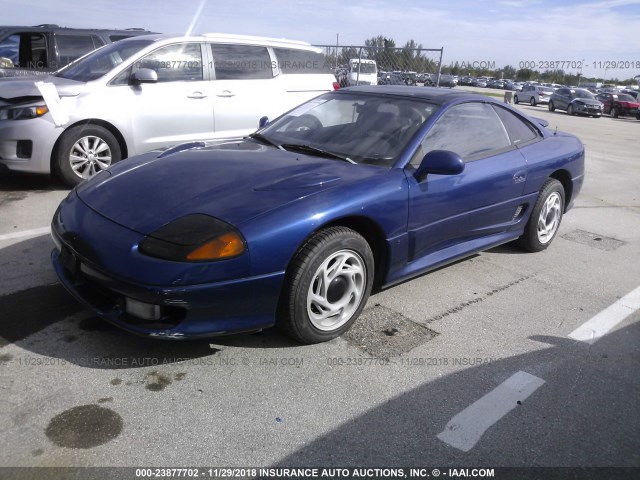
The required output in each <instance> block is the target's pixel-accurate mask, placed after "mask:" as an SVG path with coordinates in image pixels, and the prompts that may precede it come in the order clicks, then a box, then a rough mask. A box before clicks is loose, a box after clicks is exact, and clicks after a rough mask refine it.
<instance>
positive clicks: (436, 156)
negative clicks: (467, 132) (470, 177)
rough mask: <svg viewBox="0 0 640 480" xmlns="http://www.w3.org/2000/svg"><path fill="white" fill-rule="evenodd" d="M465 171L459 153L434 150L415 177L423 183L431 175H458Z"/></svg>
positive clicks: (423, 160)
mask: <svg viewBox="0 0 640 480" xmlns="http://www.w3.org/2000/svg"><path fill="white" fill-rule="evenodd" d="M463 170H464V161H463V160H462V158H460V155H458V154H457V153H454V152H450V151H449V150H432V151H430V152H429V153H427V154H426V155H425V156H424V158H423V159H422V162H420V166H419V167H418V169H417V170H416V173H414V175H413V176H414V177H415V178H416V180H417V181H418V182H421V181H422V180H424V179H425V177H426V176H427V174H429V173H436V174H438V175H458V174H459V173H462V171H463Z"/></svg>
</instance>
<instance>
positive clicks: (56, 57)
mask: <svg viewBox="0 0 640 480" xmlns="http://www.w3.org/2000/svg"><path fill="white" fill-rule="evenodd" d="M149 33H153V32H148V31H146V30H144V29H142V28H127V29H125V30H98V29H81V28H63V27H59V26H58V25H36V26H35V27H14V26H0V77H16V76H33V75H48V74H49V73H51V72H54V71H56V70H58V69H60V68H62V67H64V66H65V65H68V64H69V63H71V62H73V61H74V60H76V59H78V58H80V57H82V56H83V55H85V54H87V53H89V52H91V51H92V50H95V49H96V48H100V47H101V46H103V45H107V44H108V43H112V42H115V41H118V40H122V39H124V38H129V37H133V36H136V35H145V34H149Z"/></svg>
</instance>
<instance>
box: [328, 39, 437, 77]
mask: <svg viewBox="0 0 640 480" xmlns="http://www.w3.org/2000/svg"><path fill="white" fill-rule="evenodd" d="M316 47H320V48H322V49H323V50H324V56H325V62H327V64H328V65H329V67H330V68H331V70H332V71H333V72H334V73H335V76H336V80H337V81H338V83H339V84H340V86H341V87H351V86H354V85H433V86H438V85H440V79H441V78H440V77H441V75H440V72H441V66H442V54H443V50H444V49H442V48H406V47H405V48H397V47H377V46H354V45H316Z"/></svg>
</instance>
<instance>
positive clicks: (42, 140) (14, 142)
mask: <svg viewBox="0 0 640 480" xmlns="http://www.w3.org/2000/svg"><path fill="white" fill-rule="evenodd" d="M62 132H63V128H62V127H56V126H55V124H54V123H53V120H52V119H51V115H50V114H46V115H44V116H43V117H41V118H32V119H30V120H2V121H0V164H3V165H5V166H6V167H7V168H8V169H9V170H15V171H21V172H31V173H51V152H52V151H53V147H54V145H55V143H56V141H57V140H58V137H59V136H60V134H61V133H62ZM19 142H22V143H23V144H24V143H25V142H28V144H29V145H30V147H29V148H28V149H27V153H26V154H25V149H21V148H20V147H19Z"/></svg>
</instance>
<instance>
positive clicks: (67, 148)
mask: <svg viewBox="0 0 640 480" xmlns="http://www.w3.org/2000/svg"><path fill="white" fill-rule="evenodd" d="M121 158H122V153H121V151H120V144H119V143H118V140H117V139H116V137H115V136H114V135H113V134H112V133H111V132H110V131H109V130H107V129H106V128H103V127H101V126H99V125H78V126H76V127H73V128H70V129H69V130H67V131H66V132H64V133H63V134H62V137H61V139H60V144H59V145H58V149H57V154H56V157H55V163H54V165H53V166H54V170H55V172H56V173H57V174H58V176H59V177H60V178H61V179H62V180H63V181H64V182H65V183H66V184H67V185H70V186H72V187H73V186H76V185H78V184H79V183H80V182H82V181H84V180H86V179H88V178H91V177H92V176H94V175H95V174H97V173H98V172H100V171H102V170H105V169H106V168H108V167H109V166H110V165H112V164H113V163H115V162H117V161H119V160H120V159H121Z"/></svg>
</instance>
